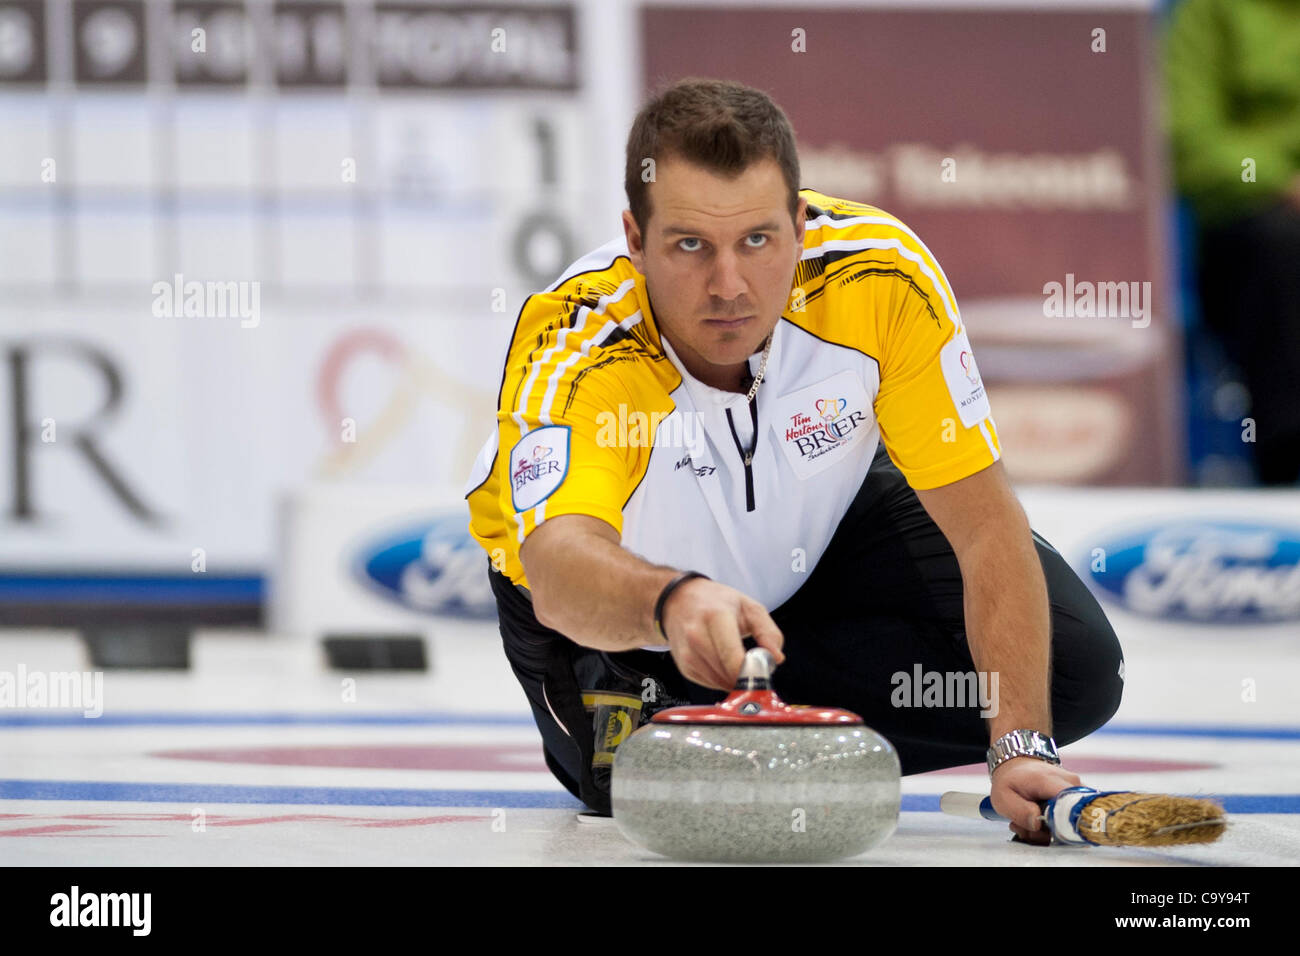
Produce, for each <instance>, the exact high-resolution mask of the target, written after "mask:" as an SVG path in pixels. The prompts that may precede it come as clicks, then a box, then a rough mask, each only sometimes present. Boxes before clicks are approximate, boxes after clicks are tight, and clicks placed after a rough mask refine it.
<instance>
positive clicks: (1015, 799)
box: [467, 80, 1122, 842]
mask: <svg viewBox="0 0 1300 956" xmlns="http://www.w3.org/2000/svg"><path fill="white" fill-rule="evenodd" d="M625 185H626V189H627V193H628V202H629V207H630V208H629V210H628V211H626V212H624V214H623V228H624V236H623V237H622V238H620V239H619V240H616V241H614V242H611V243H610V244H608V245H606V246H604V247H602V248H600V249H598V250H596V251H594V252H592V253H591V254H589V255H587V256H585V257H584V258H582V259H580V260H579V261H578V262H576V263H574V264H573V266H571V267H570V268H569V269H568V270H567V271H566V273H565V274H564V276H562V277H561V278H560V279H559V281H557V282H556V283H555V284H554V285H553V286H551V288H550V289H548V290H547V291H545V292H543V293H539V294H537V295H534V296H531V297H530V298H529V299H528V300H527V301H526V302H525V303H524V306H523V308H522V310H521V312H520V315H519V320H518V323H517V324H516V327H515V331H514V335H513V338H512V341H511V344H510V347H509V354H508V356H507V358H506V362H505V371H504V375H503V379H502V385H501V391H500V396H499V400H498V407H499V411H498V415H497V430H496V432H495V433H494V435H493V437H492V438H491V439H490V440H489V442H488V443H487V445H486V446H485V447H484V449H483V451H482V453H481V454H480V456H479V459H478V461H477V462H476V466H475V469H474V473H473V475H472V476H471V479H470V482H469V486H468V492H467V497H468V500H469V506H470V512H471V524H470V530H471V532H472V533H473V534H474V536H475V538H476V539H477V540H478V541H479V542H480V543H481V544H482V545H483V547H484V548H485V549H486V550H487V552H488V554H489V559H490V570H489V575H490V578H491V584H492V588H493V592H494V594H495V595H496V598H497V604H498V608H499V611H500V621H501V634H502V638H503V640H504V642H505V650H506V655H507V657H508V658H509V660H510V662H511V666H512V667H513V669H514V672H515V674H516V676H517V677H518V679H519V681H520V683H521V684H522V685H523V687H524V690H525V692H526V694H527V695H528V699H529V701H530V703H531V705H532V708H533V713H534V715H535V717H536V720H537V725H538V729H539V730H540V731H541V734H542V738H543V751H544V755H545V759H546V762H547V766H548V767H549V768H550V769H551V771H552V772H553V773H554V774H555V776H556V777H557V778H558V779H559V780H560V781H561V782H562V783H564V785H565V786H566V787H567V788H568V789H569V790H570V791H571V792H572V793H574V794H575V795H577V796H579V797H580V798H581V799H582V800H583V801H584V802H585V803H587V805H588V806H590V807H592V808H593V809H594V810H596V811H597V812H599V813H604V814H608V812H609V793H608V786H609V765H610V763H611V761H612V757H613V751H614V749H615V748H616V747H617V744H618V743H619V742H620V741H621V740H623V739H625V738H626V736H627V734H628V733H630V732H631V730H633V729H635V727H636V726H637V724H638V723H643V722H644V721H645V720H647V719H648V718H649V717H650V715H651V714H653V713H654V712H655V711H657V710H659V709H661V708H663V707H667V706H673V705H676V704H679V703H685V702H697V703H705V702H712V701H716V700H719V699H721V698H722V697H723V696H725V694H724V692H725V691H726V690H729V689H730V688H731V687H732V685H733V683H734V681H735V679H736V677H737V674H738V672H739V669H740V665H741V662H742V659H743V655H744V650H745V644H744V638H746V637H752V639H753V641H754V642H756V643H757V644H758V645H760V646H763V647H766V648H768V649H769V650H771V651H772V652H773V654H774V655H775V656H776V659H777V662H778V664H779V665H780V666H779V667H778V668H777V670H776V672H775V675H774V681H773V686H774V689H775V690H776V691H777V692H778V693H779V694H780V695H781V696H782V697H783V698H784V699H785V700H787V701H790V702H793V703H804V704H815V705H819V706H838V707H844V708H847V709H849V710H853V711H855V712H857V713H859V714H860V715H861V716H862V717H863V718H864V719H865V721H866V722H867V724H868V725H869V726H871V727H872V728H874V729H875V730H877V731H879V732H881V733H883V734H884V735H885V736H886V737H888V738H889V739H890V740H891V742H892V743H893V744H894V745H895V747H896V748H897V750H898V753H899V758H900V761H901V765H902V770H903V773H905V774H908V773H920V772H923V771H926V770H933V769H937V768H941V767H949V766H956V765H962V764H968V763H972V762H976V761H979V760H982V759H984V758H986V757H988V756H989V754H992V757H991V759H990V763H991V764H994V765H995V769H992V770H991V773H992V796H993V802H994V806H995V807H996V809H997V810H998V811H999V812H1000V813H1002V814H1004V815H1005V816H1007V817H1008V818H1009V819H1011V820H1013V821H1014V822H1013V823H1012V829H1013V830H1014V831H1015V832H1016V833H1017V835H1018V836H1019V837H1021V838H1022V839H1026V840H1030V841H1031V842H1046V839H1047V835H1046V831H1045V830H1042V829H1040V826H1041V824H1040V823H1039V822H1038V821H1037V819H1036V817H1037V815H1038V809H1037V807H1036V805H1035V803H1034V802H1033V801H1036V800H1039V799H1044V798H1046V797H1050V796H1052V795H1054V794H1056V793H1057V792H1059V791H1060V790H1062V789H1063V788H1065V787H1068V786H1073V785H1077V784H1078V783H1079V778H1078V777H1076V776H1075V775H1074V774H1071V773H1067V772H1065V771H1064V770H1062V769H1061V768H1060V767H1059V759H1058V758H1057V757H1056V754H1055V745H1054V743H1053V742H1052V740H1051V737H1052V734H1053V731H1054V732H1055V736H1056V738H1057V739H1059V740H1061V741H1062V742H1063V743H1068V742H1071V741H1074V740H1077V739H1079V738H1080V737H1083V736H1085V735H1086V734H1088V733H1091V732H1092V731H1093V730H1095V729H1096V728H1097V727H1099V726H1101V725H1102V724H1103V723H1105V722H1106V720H1108V719H1109V718H1110V716H1111V715H1112V714H1113V713H1114V712H1115V710H1116V709H1117V708H1118V706H1119V700H1120V694H1121V689H1122V659H1121V654H1120V648H1119V644H1118V642H1117V640H1116V638H1115V635H1114V633H1113V631H1112V630H1111V628H1110V626H1109V624H1108V623H1107V622H1106V619H1105V617H1104V615H1103V614H1102V613H1101V611H1100V609H1099V608H1098V606H1097V604H1096V602H1095V601H1094V600H1093V598H1092V597H1091V595H1090V594H1089V593H1088V591H1087V589H1086V588H1085V587H1084V586H1083V584H1082V583H1081V582H1080V581H1079V579H1078V578H1077V577H1076V576H1075V575H1074V573H1073V572H1072V571H1071V570H1070V569H1069V567H1068V566H1067V565H1066V564H1065V562H1064V561H1063V560H1062V559H1061V557H1060V555H1058V554H1057V553H1056V552H1055V551H1054V550H1053V549H1052V548H1051V547H1050V545H1048V544H1047V543H1046V542H1044V541H1043V540H1042V539H1041V538H1037V537H1036V536H1035V535H1033V533H1032V532H1031V530H1030V528H1029V526H1028V524H1027V522H1026V519H1025V515H1024V512H1023V511H1022V510H1021V508H1020V506H1019V504H1018V502H1017V501H1016V498H1015V496H1014V494H1013V493H1012V491H1011V489H1010V487H1009V486H1008V483H1007V479H1006V476H1005V474H1004V472H1003V467H1002V464H1001V462H1000V461H999V457H1000V449H999V446H998V438H997V430H996V428H995V426H994V423H993V419H992V417H991V416H990V413H989V407H988V402H987V399H986V398H985V396H984V389H983V386H982V384H981V383H980V380H979V373H978V369H977V367H976V365H975V362H974V358H973V355H972V354H971V350H970V344H969V342H968V341H967V338H966V333H965V330H964V329H963V328H962V326H961V318H960V315H959V313H958V311H957V307H956V304H955V302H954V300H953V295H952V291H951V289H950V288H949V287H948V283H947V280H946V278H945V277H944V275H943V272H942V270H941V269H940V268H939V265H938V263H937V262H936V261H935V260H934V257H933V256H932V255H931V254H930V252H929V250H928V249H927V248H926V247H925V246H924V245H923V244H922V243H921V241H920V240H919V239H918V238H917V237H916V236H915V235H913V234H912V232H911V231H910V230H909V229H908V228H907V227H906V226H905V225H903V224H902V223H901V222H899V221H898V220H897V219H895V218H894V217H892V216H890V215H888V214H887V213H885V212H882V211H881V210H879V209H875V208H874V207H871V206H866V205H860V204H857V203H851V202H846V201H844V200H840V199H835V198H832V197H830V196H825V195H823V194H821V193H817V192H814V191H812V190H807V189H805V190H800V189H799V169H798V157H797V154H796V151H795V142H794V134H793V131H792V130H791V129H790V125H789V123H788V121H787V120H786V118H785V115H784V114H783V113H782V112H781V110H780V109H779V108H778V107H777V106H776V105H775V104H773V103H772V102H771V101H770V100H769V99H768V98H767V97H766V96H765V95H764V94H762V93H761V92H759V91H757V90H753V89H749V88H747V87H744V86H741V85H739V84H734V83H727V82H720V81H712V80H684V81H682V82H680V83H678V84H676V85H674V86H672V87H670V88H668V89H667V90H666V91H665V92H663V93H662V94H661V95H659V96H658V97H656V98H655V99H654V100H652V101H651V102H650V103H648V104H646V106H645V107H644V108H643V109H642V110H641V112H640V113H639V114H638V116H637V118H636V121H635V123H634V124H633V127H632V130H631V134H630V136H629V139H628V144H627V165H626V170H625ZM882 441H883V444H882ZM684 572H695V574H694V575H684ZM1045 577H1046V579H1045ZM769 609H773V610H771V611H770V613H769ZM665 651H667V652H668V653H664V652H665ZM976 671H978V672H979V673H980V674H981V675H982V681H981V683H982V686H984V687H992V688H994V689H995V690H996V694H995V697H996V699H995V700H994V701H992V706H984V707H983V708H982V707H981V703H980V702H979V701H976V700H964V701H960V702H953V701H939V702H938V703H940V704H941V706H935V707H916V706H914V704H915V700H914V695H912V694H898V693H896V691H897V690H898V689H899V687H900V676H901V677H902V678H903V679H904V680H906V679H910V678H911V677H912V675H920V674H925V673H929V672H939V673H942V674H967V673H974V672H976ZM990 678H991V679H990ZM710 689H712V690H710ZM931 702H932V703H934V702H935V701H931ZM985 703H986V704H987V703H988V701H985ZM981 709H983V710H984V711H985V714H986V716H987V723H986V722H985V718H984V717H981ZM991 742H992V743H993V745H994V746H993V747H992V748H990V743H991ZM1031 832H1032V836H1031Z"/></svg>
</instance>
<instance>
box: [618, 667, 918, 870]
mask: <svg viewBox="0 0 1300 956" xmlns="http://www.w3.org/2000/svg"><path fill="white" fill-rule="evenodd" d="M773 666H774V661H773V657H772V655H771V653H769V652H768V651H766V650H764V649H762V648H756V649H754V650H751V651H749V652H748V653H747V654H746V655H745V663H744V665H743V666H742V668H741V671H740V679H739V680H738V681H737V683H736V689H735V690H734V691H733V692H732V693H731V695H730V696H729V697H727V699H726V700H724V701H723V702H722V703H720V704H715V705H712V706H702V707H700V706H697V707H673V708H670V709H667V710H662V711H660V712H659V713H657V714H655V715H654V717H653V719H652V720H651V721H650V722H649V723H647V724H645V725H644V726H643V727H641V728H640V729H639V730H637V731H636V732H635V733H633V734H632V735H631V736H630V737H628V738H627V740H625V741H623V743H622V744H621V745H620V746H619V748H618V750H617V751H615V753H614V768H613V777H612V780H611V789H610V797H611V802H612V809H613V813H614V823H615V824H616V825H617V826H618V828H619V830H621V831H622V833H623V835H624V836H625V837H627V838H628V839H629V840H631V841H632V842H633V843H637V844H639V845H641V846H643V847H645V848H646V849H648V850H653V851H654V852H655V853H661V854H663V855H664V856H667V857H671V858H673V859H677V860H696V861H709V862H749V863H816V862H823V861H826V860H836V859H841V858H843V857H848V856H856V855H857V854H859V853H864V852H866V851H867V850H869V849H871V848H872V847H874V846H877V845H879V844H880V843H882V842H884V840H885V839H886V838H888V837H889V835H890V834H892V833H893V832H894V829H895V828H896V827H897V826H898V808H899V799H900V798H899V793H900V787H899V781H900V778H901V774H900V767H899V762H898V754H897V752H896V751H895V750H894V748H893V745H891V744H890V743H889V741H888V740H886V739H885V738H884V737H882V736H881V735H880V734H878V733H876V732H875V731H874V730H872V729H871V728H870V727H867V726H866V725H865V724H864V723H863V722H862V718H861V717H859V716H858V715H857V714H854V713H851V712H850V711H847V710H838V709H835V708H815V707H800V706H790V705H787V704H785V703H783V702H782V701H781V699H780V698H779V697H777V695H776V694H775V693H774V692H773V691H772V689H771V676H772V669H773Z"/></svg>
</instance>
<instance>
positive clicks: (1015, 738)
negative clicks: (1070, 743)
mask: <svg viewBox="0 0 1300 956" xmlns="http://www.w3.org/2000/svg"><path fill="white" fill-rule="evenodd" d="M1015 757H1035V758H1037V759H1039V760H1045V761H1047V762H1048V763H1050V764H1053V765H1054V766H1058V767H1059V766H1060V765H1061V757H1060V755H1059V754H1058V753H1057V752H1056V741H1055V740H1053V739H1052V738H1051V737H1050V736H1048V735H1047V734H1043V733H1040V732H1039V731H1037V730H1010V731H1007V733H1005V734H1003V735H1002V736H1001V737H999V738H998V739H997V740H995V741H993V746H991V747H989V749H988V756H987V760H988V766H989V776H990V777H991V776H993V771H994V770H996V769H997V768H998V767H999V766H1001V765H1002V764H1004V763H1006V762H1007V761H1008V760H1011V759H1013V758H1015Z"/></svg>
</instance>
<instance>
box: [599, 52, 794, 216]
mask: <svg viewBox="0 0 1300 956" xmlns="http://www.w3.org/2000/svg"><path fill="white" fill-rule="evenodd" d="M667 156H677V157H680V158H681V159H685V160H688V161H690V162H693V163H696V164H698V165H700V166H704V167H705V168H707V169H710V170H713V171H715V172H719V173H722V174H724V175H729V176H737V175H739V174H740V173H741V172H743V171H744V170H745V169H746V168H748V167H749V165H750V164H751V163H753V162H755V161H756V160H760V159H763V158H764V157H768V156H770V157H772V158H773V159H775V160H776V162H777V164H778V165H779V166H780V167H781V175H782V176H783V177H784V178H785V183H786V186H787V187H788V188H789V190H790V218H791V219H793V218H794V214H795V210H796V209H798V207H799V154H798V152H797V151H796V149H795V141H794V129H793V128H791V126H790V121H789V120H788V119H786V116H785V113H783V112H782V111H781V107H779V106H777V105H776V104H775V103H774V102H772V100H771V98H770V97H769V96H768V95H767V94H766V93H764V92H763V91H762V90H756V89H754V88H753V87H751V86H745V85H744V84H741V83H735V82H732V81H730V80H711V79H706V78H702V77H687V78H685V79H682V80H678V81H677V82H676V83H673V84H672V85H671V86H668V87H666V88H664V89H662V90H660V92H659V93H657V94H656V95H655V96H654V97H653V98H652V99H651V100H650V101H649V102H648V103H646V104H645V105H644V106H643V107H641V111H640V112H639V113H637V115H636V119H635V120H634V121H633V123H632V130H631V132H630V133H629V134H628V137H627V165H626V166H625V167H624V171H623V188H624V189H625V190H626V191H627V203H628V208H629V209H631V210H632V218H633V219H635V220H636V224H637V226H638V228H641V229H644V228H645V225H646V222H647V221H648V220H649V219H650V190H649V183H647V182H646V181H645V179H643V178H642V171H643V168H644V166H643V164H644V163H645V160H647V159H653V160H654V161H655V163H656V164H658V163H660V162H662V161H663V159H664V158H665V157H667Z"/></svg>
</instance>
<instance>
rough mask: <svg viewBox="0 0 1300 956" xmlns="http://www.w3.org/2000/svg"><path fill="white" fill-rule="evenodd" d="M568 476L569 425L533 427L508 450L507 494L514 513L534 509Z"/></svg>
mask: <svg viewBox="0 0 1300 956" xmlns="http://www.w3.org/2000/svg"><path fill="white" fill-rule="evenodd" d="M568 473H569V426H568V425H545V426H543V427H541V428H534V429H533V430H532V431H530V432H529V433H528V434H527V435H525V436H524V437H523V438H521V439H519V441H517V442H516V443H515V447H514V448H512V449H511V450H510V494H511V499H510V500H511V502H512V503H513V504H514V506H515V511H517V512H518V511H527V510H528V509H529V508H536V507H537V506H538V505H540V504H541V503H542V502H543V501H545V500H546V499H547V498H549V497H550V496H551V495H552V494H553V493H554V492H555V489H556V488H558V487H560V485H561V484H562V483H563V482H564V476H565V475H567V474H568Z"/></svg>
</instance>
